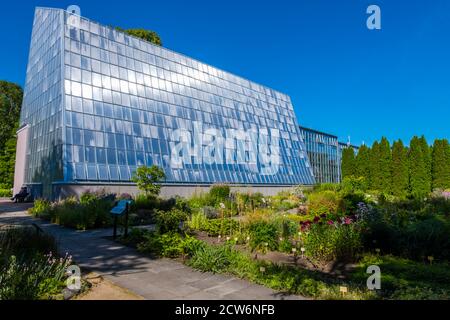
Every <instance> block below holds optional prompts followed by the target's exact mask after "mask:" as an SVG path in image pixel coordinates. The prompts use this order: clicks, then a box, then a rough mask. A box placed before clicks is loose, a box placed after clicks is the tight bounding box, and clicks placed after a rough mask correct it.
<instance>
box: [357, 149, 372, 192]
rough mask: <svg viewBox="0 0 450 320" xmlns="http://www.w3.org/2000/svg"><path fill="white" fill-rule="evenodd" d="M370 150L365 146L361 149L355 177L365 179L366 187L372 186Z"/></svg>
mask: <svg viewBox="0 0 450 320" xmlns="http://www.w3.org/2000/svg"><path fill="white" fill-rule="evenodd" d="M369 161H370V149H369V147H367V146H366V145H365V144H363V145H362V146H361V147H359V150H358V154H357V155H356V158H355V175H356V176H357V177H363V178H364V180H365V187H366V188H368V187H369V186H370V166H369Z"/></svg>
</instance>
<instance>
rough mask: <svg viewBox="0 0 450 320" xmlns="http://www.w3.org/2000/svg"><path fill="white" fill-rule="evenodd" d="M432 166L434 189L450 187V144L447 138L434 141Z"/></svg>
mask: <svg viewBox="0 0 450 320" xmlns="http://www.w3.org/2000/svg"><path fill="white" fill-rule="evenodd" d="M431 168H432V169H431V171H432V186H433V189H448V188H450V145H449V143H448V140H447V139H442V140H438V139H437V140H435V141H434V144H433V152H432V164H431Z"/></svg>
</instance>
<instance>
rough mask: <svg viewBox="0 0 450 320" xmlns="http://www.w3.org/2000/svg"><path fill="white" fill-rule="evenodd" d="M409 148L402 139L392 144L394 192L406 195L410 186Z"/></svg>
mask: <svg viewBox="0 0 450 320" xmlns="http://www.w3.org/2000/svg"><path fill="white" fill-rule="evenodd" d="M408 171H409V166H408V150H407V148H405V146H404V145H403V142H402V140H398V141H395V142H394V144H393V145H392V194H393V195H395V196H398V197H406V196H407V195H408V187H409V173H408Z"/></svg>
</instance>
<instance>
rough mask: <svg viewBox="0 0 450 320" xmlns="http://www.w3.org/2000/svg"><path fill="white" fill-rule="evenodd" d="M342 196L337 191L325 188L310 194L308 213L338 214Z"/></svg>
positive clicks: (317, 214)
mask: <svg viewBox="0 0 450 320" xmlns="http://www.w3.org/2000/svg"><path fill="white" fill-rule="evenodd" d="M341 201H342V200H341V198H340V197H339V194H338V193H337V192H335V191H331V190H325V191H319V192H314V193H311V194H310V195H309V196H308V213H309V214H310V215H314V216H320V215H322V214H336V213H337V212H338V209H339V208H340V207H341Z"/></svg>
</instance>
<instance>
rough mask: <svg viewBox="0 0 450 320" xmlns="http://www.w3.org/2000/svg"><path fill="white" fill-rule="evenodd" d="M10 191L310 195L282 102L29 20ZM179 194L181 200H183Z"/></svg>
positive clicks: (239, 82) (105, 38)
mask: <svg viewBox="0 0 450 320" xmlns="http://www.w3.org/2000/svg"><path fill="white" fill-rule="evenodd" d="M20 123H21V128H20V130H19V131H18V147H17V156H16V173H15V191H16V190H18V189H20V187H21V186H22V185H28V186H30V187H31V188H32V190H33V192H34V193H35V195H39V196H43V197H52V198H55V197H60V196H65V195H68V194H73V193H78V194H79V193H80V192H81V191H82V190H85V189H86V188H89V189H91V190H92V189H94V188H99V187H107V188H115V189H114V191H116V192H117V191H119V192H120V191H123V192H125V191H128V190H131V189H132V188H134V184H133V183H132V182H131V177H132V175H133V172H134V171H135V170H136V168H137V167H139V166H142V165H147V166H150V165H158V166H160V167H162V168H163V169H164V171H165V174H166V179H165V181H164V182H163V184H164V186H167V187H171V186H172V187H175V188H181V187H188V188H191V189H192V186H193V185H195V186H202V185H204V186H208V185H211V184H213V183H229V184H232V185H236V186H243V185H245V186H255V187H268V188H271V187H272V188H278V187H286V186H292V185H298V184H302V185H310V184H313V183H315V178H314V172H313V169H312V167H311V166H310V163H309V159H308V155H307V153H306V147H305V144H304V142H303V139H302V135H301V132H300V128H299V127H298V122H297V119H296V116H295V114H294V110H293V106H292V104H291V101H290V98H289V96H287V95H285V94H283V93H280V92H278V91H275V90H273V89H270V88H267V87H265V86H262V85H259V84H256V83H254V82H251V81H248V80H246V79H243V78H241V77H238V76H235V75H233V74H231V73H228V72H225V71H222V70H220V69H217V68H215V67H212V66H210V65H207V64H205V63H202V62H200V61H197V60H194V59H191V58H189V57H186V56H184V55H182V54H179V53H176V52H173V51H171V50H168V49H165V48H162V47H159V46H156V45H153V44H151V43H149V42H146V41H144V40H141V39H138V38H135V37H132V36H129V35H127V34H125V33H123V32H120V31H117V30H115V29H113V28H110V27H106V26H102V25H100V24H98V23H95V22H92V21H89V20H87V19H85V18H82V17H79V16H76V15H74V14H71V13H68V12H66V11H65V10H62V9H52V8H37V9H36V11H35V17H34V23H33V32H32V39H31V46H30V54H29V62H28V67H27V76H26V83H25V91H24V100H23V106H22V111H21V119H20ZM178 191H179V190H178Z"/></svg>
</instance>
